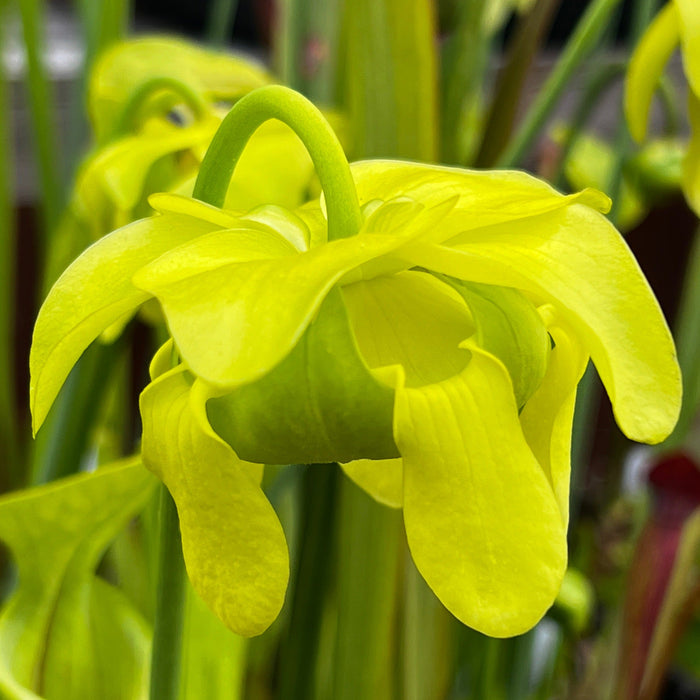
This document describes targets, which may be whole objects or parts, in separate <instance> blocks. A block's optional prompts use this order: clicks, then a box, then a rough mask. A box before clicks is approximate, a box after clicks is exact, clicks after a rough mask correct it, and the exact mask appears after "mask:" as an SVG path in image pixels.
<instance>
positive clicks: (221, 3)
mask: <svg viewBox="0 0 700 700" xmlns="http://www.w3.org/2000/svg"><path fill="white" fill-rule="evenodd" d="M210 5H211V9H210V10H209V17H208V18H207V41H208V42H209V43H210V44H212V45H213V46H223V45H224V44H225V43H226V42H227V41H228V39H229V37H230V36H231V30H232V29H233V23H234V21H235V20H236V10H237V9H238V0H213V2H211V3H210Z"/></svg>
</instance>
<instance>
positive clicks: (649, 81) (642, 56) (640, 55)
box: [625, 2, 680, 141]
mask: <svg viewBox="0 0 700 700" xmlns="http://www.w3.org/2000/svg"><path fill="white" fill-rule="evenodd" d="M679 40H680V26H679V17H678V10H677V8H676V6H675V5H674V3H673V2H669V3H668V4H667V5H666V6H665V7H664V8H663V9H662V10H661V11H660V12H659V13H658V14H657V15H656V17H655V18H654V20H653V21H652V23H651V24H650V25H649V28H648V29H647V31H646V32H645V33H644V36H642V38H641V40H640V41H639V43H638V44H637V47H636V48H635V50H634V53H633V54H632V58H631V59H630V64H629V69H628V71H627V79H626V81H625V116H626V117H627V123H628V124H629V128H630V133H631V134H632V136H633V138H634V139H635V140H636V141H642V140H643V139H644V135H645V134H646V130H647V123H648V121H649V110H650V108H651V100H652V98H653V97H654V93H655V92H656V90H657V88H658V86H659V80H660V79H661V76H662V75H663V72H664V68H665V67H666V64H667V63H668V61H669V59H670V58H671V54H672V53H673V50H674V49H675V48H676V47H677V46H678V42H679Z"/></svg>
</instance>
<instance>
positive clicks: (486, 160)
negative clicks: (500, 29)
mask: <svg viewBox="0 0 700 700" xmlns="http://www.w3.org/2000/svg"><path fill="white" fill-rule="evenodd" d="M559 2H560V0H538V2H537V3H535V5H534V7H533V8H532V10H531V11H530V12H529V13H528V14H527V16H526V17H525V18H524V19H522V20H521V21H520V23H519V24H518V30H517V33H516V35H515V38H514V39H513V42H512V44H511V46H510V48H509V50H508V55H507V58H506V63H505V65H504V66H503V68H502V70H501V72H500V73H499V75H498V79H497V82H496V88H495V90H494V95H493V99H492V101H491V106H490V108H489V111H488V113H487V115H486V118H485V120H484V122H485V124H486V127H485V129H484V133H483V135H482V138H481V147H480V148H479V153H478V155H477V157H476V165H477V167H490V166H491V165H493V163H495V162H496V161H497V160H498V156H499V155H500V154H501V153H502V152H503V149H504V148H505V147H506V145H507V143H508V139H509V138H510V136H511V133H512V130H513V124H514V123H515V118H516V114H517V109H518V104H519V103H520V96H521V93H522V89H523V85H524V84H525V78H526V77H527V73H528V71H529V69H530V66H531V65H532V62H533V60H534V59H535V56H536V54H537V51H538V49H539V48H540V45H541V43H542V39H543V37H544V35H545V33H546V31H547V29H548V28H549V26H550V24H551V21H552V18H553V17H554V12H555V10H556V9H557V7H558V6H559Z"/></svg>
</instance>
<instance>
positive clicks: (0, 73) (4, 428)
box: [0, 6, 21, 490]
mask: <svg viewBox="0 0 700 700" xmlns="http://www.w3.org/2000/svg"><path fill="white" fill-rule="evenodd" d="M4 9H5V8H4V7H2V6H0V22H2V21H3V20H4V19H5V14H6V13H5V12H3V10H4ZM0 26H3V27H4V23H3V24H2V25H0ZM0 32H2V29H0ZM3 38H4V37H2V36H0V45H2V44H3V42H2V39H3ZM9 110H10V102H9V98H8V83H7V80H6V76H5V71H4V66H2V65H0V337H2V338H4V339H5V340H4V341H3V342H1V343H0V463H2V464H6V465H7V470H6V478H7V479H8V483H4V480H3V483H2V484H1V486H2V490H4V489H7V488H11V487H18V486H19V483H20V480H21V475H20V474H19V461H18V460H19V455H18V451H19V450H18V445H19V440H18V436H19V431H18V428H17V422H16V407H15V396H14V391H13V387H14V383H15V382H14V376H15V371H14V342H13V339H14V337H15V333H14V326H15V315H14V310H15V274H14V270H15V255H16V251H15V227H14V212H13V209H12V178H11V170H12V146H11V138H10V136H9V134H10V124H9V119H8V114H9Z"/></svg>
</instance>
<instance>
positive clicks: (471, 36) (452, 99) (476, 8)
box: [440, 0, 491, 163]
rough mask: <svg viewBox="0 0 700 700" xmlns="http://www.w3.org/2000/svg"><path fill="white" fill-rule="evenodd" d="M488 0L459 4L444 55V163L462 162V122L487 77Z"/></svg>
mask: <svg viewBox="0 0 700 700" xmlns="http://www.w3.org/2000/svg"><path fill="white" fill-rule="evenodd" d="M485 7H486V0H475V1H474V2H464V3H461V4H460V5H458V9H457V12H458V16H457V20H456V23H455V27H454V30H453V33H452V35H451V36H450V37H448V39H447V42H446V44H445V47H444V49H443V52H442V61H441V83H442V89H441V90H440V94H441V96H442V104H441V109H440V153H441V160H442V162H443V163H458V162H460V161H461V153H460V150H461V149H460V147H459V146H460V141H461V133H460V132H461V129H460V125H461V121H462V114H463V112H464V109H465V106H466V105H467V104H468V103H470V102H471V103H473V102H474V100H475V99H476V97H477V95H478V93H479V90H480V88H481V84H482V81H483V78H484V72H485V68H486V58H487V56H488V48H489V46H490V43H491V38H490V37H489V36H488V35H487V33H486V32H484V30H483V21H484V20H483V16H484V9H485Z"/></svg>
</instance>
